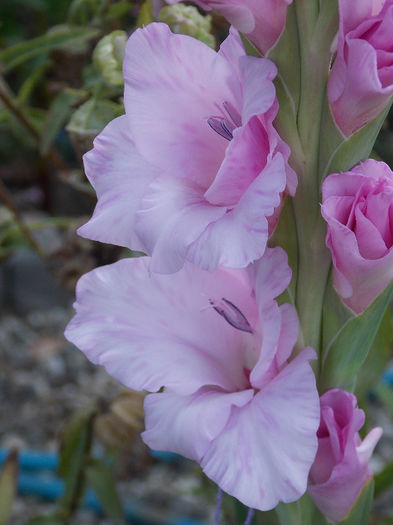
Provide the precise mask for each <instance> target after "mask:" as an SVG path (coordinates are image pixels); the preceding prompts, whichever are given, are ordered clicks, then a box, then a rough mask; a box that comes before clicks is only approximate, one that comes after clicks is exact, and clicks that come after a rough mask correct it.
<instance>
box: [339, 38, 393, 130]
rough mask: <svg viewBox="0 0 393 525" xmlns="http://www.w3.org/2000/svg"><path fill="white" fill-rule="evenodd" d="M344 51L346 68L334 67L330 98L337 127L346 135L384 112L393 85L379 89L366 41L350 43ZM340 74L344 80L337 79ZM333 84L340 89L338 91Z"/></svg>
mask: <svg viewBox="0 0 393 525" xmlns="http://www.w3.org/2000/svg"><path fill="white" fill-rule="evenodd" d="M346 49H347V60H346V68H347V69H344V68H343V67H337V68H336V67H334V66H333V69H332V71H331V74H330V80H329V99H330V102H331V104H332V106H333V113H334V117H335V120H336V123H337V125H338V126H339V128H340V129H341V130H342V131H343V133H344V134H345V135H347V136H349V135H350V134H352V133H354V132H355V131H357V130H358V129H359V128H361V127H362V126H363V125H364V124H366V123H367V122H369V121H370V120H372V119H373V118H374V117H376V116H377V115H378V114H379V113H380V112H381V111H382V110H383V109H384V107H385V106H386V105H387V104H388V102H389V99H390V97H391V95H392V93H393V85H391V86H387V87H382V84H381V81H380V79H379V77H378V73H377V56H376V52H375V49H374V48H373V47H372V46H371V45H370V44H369V43H368V42H367V41H365V40H350V41H349V42H348V43H347V48H346ZM343 74H345V75H346V77H345V79H344V78H343V77H342V76H341V77H340V76H339V75H343ZM334 84H337V86H341V87H342V89H341V90H340V91H339V90H337V88H336V86H334ZM330 86H332V87H330Z"/></svg>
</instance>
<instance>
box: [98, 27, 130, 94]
mask: <svg viewBox="0 0 393 525" xmlns="http://www.w3.org/2000/svg"><path fill="white" fill-rule="evenodd" d="M126 42H127V33H126V32H125V31H120V30H117V31H112V33H109V35H105V36H104V37H103V38H101V40H100V41H99V42H98V44H97V45H96V47H95V49H94V51H93V63H94V65H95V67H96V69H97V70H98V71H99V72H100V74H101V76H102V78H103V79H104V80H106V82H108V83H109V84H112V86H122V85H123V83H124V81H123V73H122V64H123V58H124V49H125V46H126Z"/></svg>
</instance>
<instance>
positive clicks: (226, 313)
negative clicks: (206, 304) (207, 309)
mask: <svg viewBox="0 0 393 525" xmlns="http://www.w3.org/2000/svg"><path fill="white" fill-rule="evenodd" d="M210 304H211V305H212V306H213V308H214V310H215V311H216V312H217V313H218V314H220V315H221V316H222V317H223V318H224V319H225V320H226V321H227V322H228V323H229V324H230V325H231V326H233V327H234V328H236V329H237V330H241V331H242V332H248V333H249V334H252V333H253V330H252V328H251V326H250V323H249V322H248V321H247V319H246V317H245V316H244V315H243V313H242V312H241V311H240V310H239V308H238V307H237V306H235V305H234V304H233V303H231V301H228V299H225V298H224V297H223V298H222V299H221V300H220V301H214V300H213V299H210Z"/></svg>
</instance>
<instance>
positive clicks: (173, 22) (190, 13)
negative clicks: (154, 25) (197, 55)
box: [158, 4, 216, 48]
mask: <svg viewBox="0 0 393 525" xmlns="http://www.w3.org/2000/svg"><path fill="white" fill-rule="evenodd" d="M158 19H159V20H160V22H164V23H165V24H168V25H169V27H170V28H171V30H172V31H173V32H174V33H181V34H183V35H190V36H193V37H194V38H197V39H198V40H200V41H201V42H204V43H205V44H207V45H208V46H209V47H212V48H215V47H216V41H215V38H214V36H213V35H212V34H211V26H212V17H211V16H210V15H207V16H202V15H201V14H200V13H199V12H198V10H197V9H196V7H192V6H187V5H184V4H176V5H168V6H166V7H164V8H163V9H161V11H160V13H159V15H158Z"/></svg>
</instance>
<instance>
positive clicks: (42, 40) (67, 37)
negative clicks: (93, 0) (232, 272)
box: [0, 27, 99, 73]
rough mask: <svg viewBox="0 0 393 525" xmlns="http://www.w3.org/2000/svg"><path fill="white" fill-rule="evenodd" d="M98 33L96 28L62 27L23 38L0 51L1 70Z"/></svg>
mask: <svg viewBox="0 0 393 525" xmlns="http://www.w3.org/2000/svg"><path fill="white" fill-rule="evenodd" d="M98 33H99V31H98V30H97V29H91V28H87V27H64V28H62V29H61V30H58V31H56V32H54V33H51V34H47V35H43V36H39V37H37V38H33V39H31V40H25V41H23V42H21V43H19V44H16V45H14V46H11V47H9V48H8V49H5V50H4V51H2V52H1V53H0V63H2V71H3V73H6V72H9V71H10V70H11V69H13V68H14V67H16V66H18V65H20V64H22V63H23V62H25V61H26V60H29V59H30V58H33V57H35V56H37V55H41V54H42V53H47V52H49V51H50V50H51V49H54V48H56V47H59V46H63V45H66V44H74V43H76V42H81V41H86V40H90V39H91V38H94V37H95V36H97V35H98Z"/></svg>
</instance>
